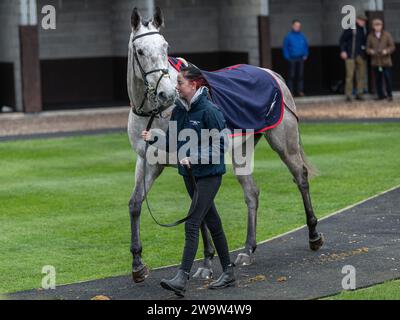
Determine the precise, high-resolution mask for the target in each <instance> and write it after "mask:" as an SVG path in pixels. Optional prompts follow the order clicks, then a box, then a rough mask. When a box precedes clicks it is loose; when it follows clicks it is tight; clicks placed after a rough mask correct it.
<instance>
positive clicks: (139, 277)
mask: <svg viewBox="0 0 400 320" xmlns="http://www.w3.org/2000/svg"><path fill="white" fill-rule="evenodd" d="M143 161H144V160H143V158H142V157H140V156H138V158H137V161H136V169H135V187H134V190H133V192H132V195H131V198H130V200H129V215H130V220H131V253H132V256H133V262H132V278H133V281H134V282H136V283H138V282H142V281H144V280H145V279H146V278H147V276H148V275H149V269H148V268H147V266H146V265H145V264H143V261H142V242H141V240H140V213H141V209H142V203H143V200H144V196H145V193H144V185H143V177H144V172H143ZM163 168H164V167H163V166H161V165H146V170H145V171H146V177H145V178H146V189H147V190H146V191H147V192H148V191H149V189H150V187H151V186H152V184H153V182H154V180H155V179H156V178H157V177H158V176H159V175H160V173H161V172H162V170H163Z"/></svg>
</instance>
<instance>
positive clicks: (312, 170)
mask: <svg viewBox="0 0 400 320" xmlns="http://www.w3.org/2000/svg"><path fill="white" fill-rule="evenodd" d="M299 145H300V156H301V159H302V160H303V163H304V165H305V167H306V168H307V172H308V178H309V179H312V178H313V177H316V176H318V175H319V170H318V168H317V167H316V166H315V165H313V164H312V163H311V161H310V160H309V159H308V157H307V156H306V153H305V152H304V147H303V142H302V141H301V136H300V133H299Z"/></svg>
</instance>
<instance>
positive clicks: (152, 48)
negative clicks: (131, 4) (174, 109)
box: [129, 7, 176, 109]
mask: <svg viewBox="0 0 400 320" xmlns="http://www.w3.org/2000/svg"><path fill="white" fill-rule="evenodd" d="M163 23H164V18H163V14H162V12H161V9H160V8H158V7H157V8H156V11H155V14H154V17H153V18H152V19H150V20H147V21H144V20H143V19H142V17H141V15H140V13H139V11H138V9H137V8H134V9H133V12H132V16H131V25H132V34H131V38H130V42H129V51H130V55H131V57H133V59H132V63H133V65H131V66H129V67H131V68H134V69H133V70H134V74H135V77H137V78H139V79H141V80H142V81H143V82H144V85H145V89H146V90H147V97H148V99H150V100H152V102H156V104H157V105H158V107H160V109H165V108H166V107H169V106H170V105H172V103H173V102H174V100H175V95H176V91H175V86H174V84H173V83H172V81H171V79H170V77H169V72H168V67H169V63H168V43H167V41H165V39H164V37H163V36H162V35H161V34H160V33H159V31H160V28H161V26H162V25H163Z"/></svg>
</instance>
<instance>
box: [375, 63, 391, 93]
mask: <svg viewBox="0 0 400 320" xmlns="http://www.w3.org/2000/svg"><path fill="white" fill-rule="evenodd" d="M374 73H375V85H376V92H377V94H378V97H379V98H381V99H383V98H385V94H384V92H383V79H384V81H385V86H386V93H387V96H388V97H392V68H391V67H382V68H379V67H374Z"/></svg>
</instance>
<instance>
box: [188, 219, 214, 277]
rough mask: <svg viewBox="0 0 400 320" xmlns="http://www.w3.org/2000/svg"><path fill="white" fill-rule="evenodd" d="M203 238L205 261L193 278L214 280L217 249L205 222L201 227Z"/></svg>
mask: <svg viewBox="0 0 400 320" xmlns="http://www.w3.org/2000/svg"><path fill="white" fill-rule="evenodd" d="M200 230H201V236H202V238H203V246H204V260H203V266H201V267H199V268H198V269H197V271H196V273H195V274H194V275H193V278H198V279H210V278H212V275H213V271H212V268H211V267H212V259H213V258H214V254H215V249H214V247H213V245H212V240H211V235H210V233H209V231H208V228H207V224H206V223H205V222H204V221H203V222H202V223H201V226H200Z"/></svg>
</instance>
